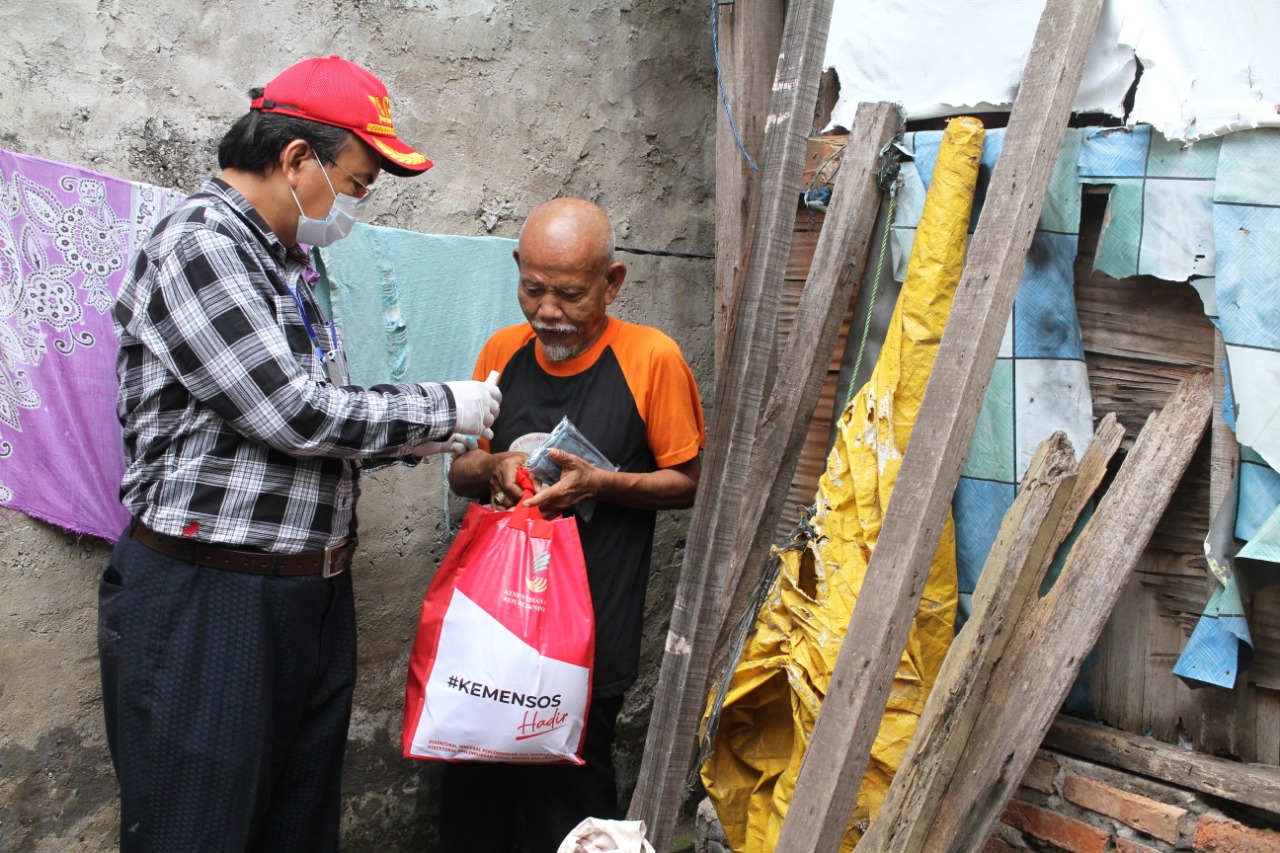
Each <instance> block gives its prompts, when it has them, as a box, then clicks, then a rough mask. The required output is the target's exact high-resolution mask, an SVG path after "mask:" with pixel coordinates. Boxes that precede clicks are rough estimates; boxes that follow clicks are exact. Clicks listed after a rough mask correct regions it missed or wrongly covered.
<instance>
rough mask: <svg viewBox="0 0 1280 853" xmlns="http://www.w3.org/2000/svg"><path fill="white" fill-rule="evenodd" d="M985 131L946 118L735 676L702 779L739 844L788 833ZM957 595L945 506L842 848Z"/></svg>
mask: <svg viewBox="0 0 1280 853" xmlns="http://www.w3.org/2000/svg"><path fill="white" fill-rule="evenodd" d="M982 141H983V128H982V125H981V123H980V122H978V121H977V120H976V119H973V118H959V119H953V120H952V121H951V122H950V123H949V125H948V127H947V132H946V134H945V135H944V137H943V141H942V149H941V151H940V153H939V155H938V162H937V165H936V167H935V171H934V177H933V180H932V182H931V184H930V188H929V193H928V195H927V197H926V199H925V206H924V212H923V215H922V216H921V218H920V224H919V227H918V229H917V232H916V238H915V245H914V247H913V249H912V254H911V259H910V262H909V263H908V266H907V275H906V279H905V281H904V282H903V286H902V292H901V294H900V295H899V297H898V303H897V305H896V307H895V308H894V313H893V318H892V320H891V321H890V324H889V330H888V332H887V333H886V337H885V341H884V345H883V346H882V348H881V350H880V358H879V361H878V362H877V363H876V366H875V370H874V371H873V372H872V375H871V379H870V380H869V381H868V382H867V384H866V386H865V387H863V388H862V389H861V390H860V391H859V392H858V393H857V394H856V395H854V397H853V398H852V399H851V401H850V403H849V406H848V407H847V408H846V409H845V411H844V413H843V415H842V416H841V418H840V424H839V434H838V435H837V437H836V441H835V446H834V447H833V448H832V450H831V454H830V456H829V457H828V459H827V470H826V473H825V474H824V475H823V476H822V479H821V482H820V484H819V490H818V498H817V504H816V508H815V512H814V514H813V516H812V518H811V519H810V522H809V525H808V530H807V531H806V532H805V533H804V534H803V535H801V536H800V537H798V538H797V540H796V541H794V542H792V543H791V544H790V545H788V546H787V547H785V548H783V549H782V550H781V551H780V554H779V556H780V558H781V561H782V567H781V572H780V574H779V577H778V580H777V582H776V583H775V584H774V587H773V589H772V590H771V591H770V594H769V596H768V598H767V599H766V601H765V603H764V605H763V607H762V608H761V610H760V613H759V614H758V616H757V618H756V624H755V627H754V631H753V634H752V636H751V637H750V638H749V639H748V641H747V644H746V647H745V649H744V651H743V654H742V659H741V661H740V663H739V664H738V666H737V668H736V669H735V670H734V672H733V675H732V677H731V680H730V683H729V688H728V692H727V694H726V699H725V703H724V709H723V712H722V714H721V718H720V723H719V728H718V730H717V733H716V738H715V744H714V751H713V752H712V754H711V757H710V758H709V759H708V761H707V762H706V764H704V766H703V767H702V779H703V782H704V784H705V785H706V789H707V792H708V793H709V794H710V796H711V799H712V801H713V802H714V803H715V806H716V811H717V813H718V814H719V816H720V820H721V823H723V825H724V830H725V833H726V835H727V837H728V839H729V843H730V845H731V846H732V847H733V849H734V851H735V852H736V853H767V851H772V850H773V849H774V847H775V846H776V844H777V840H778V833H779V831H780V830H781V828H782V820H783V818H784V817H785V816H786V813H787V806H788V804H789V803H790V801H791V795H792V792H793V790H794V788H795V781H796V777H797V776H798V775H799V772H800V763H801V761H802V760H803V758H804V751H805V748H806V746H807V745H808V742H809V736H810V734H811V733H812V732H813V725H814V722H815V720H816V719H817V715H818V709H819V707H820V706H821V704H822V697H823V696H824V695H825V693H826V689H827V685H828V684H829V683H830V680H831V671H832V669H833V668H834V667H835V662H836V656H837V655H838V654H839V651H840V643H841V640H842V639H843V637H844V633H845V630H846V628H847V627H848V625H849V618H850V616H851V614H852V613H853V607H854V604H855V602H856V601H857V598H858V591H859V589H861V586H862V580H863V577H864V576H865V574H866V569H867V562H868V560H869V559H870V557H871V552H872V551H873V550H874V549H875V546H876V541H877V539H878V538H879V536H880V523H881V519H882V517H883V515H884V510H885V508H886V507H887V506H888V504H889V495H890V493H891V492H892V491H893V486H894V482H895V481H896V479H897V476H898V469H899V467H900V466H901V464H902V454H903V451H904V450H905V449H906V446H907V439H908V438H909V437H910V435H911V430H912V427H913V426H914V425H915V420H916V415H917V414H918V412H919V410H920V402H921V399H922V398H923V396H924V389H925V383H926V381H927V380H928V378H929V371H930V370H931V369H932V367H933V359H934V355H935V354H936V352H937V348H938V342H939V341H940V340H941V338H942V330H943V327H944V326H945V324H946V320H947V314H948V313H949V312H950V310H951V300H952V297H953V296H954V295H955V290H956V285H957V284H958V283H959V281H960V273H961V270H962V267H963V263H964V250H965V241H966V233H967V231H968V226H969V215H970V212H971V211H972V208H973V194H974V188H975V186H976V184H977V178H978V161H979V159H980V157H981V156H982ZM912 487H913V488H928V484H927V483H914V484H912ZM955 606H956V565H955V534H954V530H953V528H952V523H951V519H950V517H948V519H947V523H946V526H945V528H944V530H943V533H942V539H941V542H940V543H939V545H938V550H937V552H936V553H935V554H934V557H933V563H932V566H931V567H930V571H929V578H928V580H927V582H926V583H925V589H924V596H923V598H922V599H921V602H920V608H919V610H918V611H917V613H916V617H915V621H914V623H913V625H912V628H911V635H910V639H909V640H908V642H907V648H906V651H905V652H904V653H903V655H902V659H901V661H900V662H899V664H898V670H897V673H896V674H895V676H894V680H893V689H892V692H891V693H890V695H889V701H888V707H887V708H886V711H885V715H884V718H883V720H882V722H881V725H880V731H879V733H878V735H877V737H876V741H875V744H874V746H873V747H872V750H871V761H870V764H869V765H868V769H867V774H866V777H865V778H864V779H863V784H862V788H861V790H860V791H859V793H858V801H857V806H856V808H855V810H854V813H853V815H852V816H851V819H850V828H849V830H848V831H847V832H846V833H845V838H844V843H843V844H842V846H841V850H842V851H849V850H852V849H853V846H854V844H855V843H856V842H857V839H858V838H860V837H861V834H862V829H863V828H865V826H866V823H867V822H868V821H869V820H870V817H871V816H872V815H873V814H875V812H876V811H877V810H878V809H879V807H880V804H881V803H882V802H883V801H884V796H885V793H886V792H887V790H888V787H889V783H890V782H891V781H892V779H893V774H894V772H895V771H896V769H897V767H898V764H899V762H900V761H901V759H902V755H903V753H905V752H906V749H907V744H908V742H909V741H910V740H911V736H912V734H913V733H914V731H915V727H916V723H917V721H918V720H919V717H920V714H921V712H922V711H923V710H924V703H925V699H926V698H927V697H928V692H929V689H930V687H932V685H933V681H934V678H935V677H936V676H937V673H938V669H939V667H941V665H942V659H943V658H944V657H945V656H946V653H947V649H948V648H949V647H950V644H951V639H952V636H953V625H954V620H955Z"/></svg>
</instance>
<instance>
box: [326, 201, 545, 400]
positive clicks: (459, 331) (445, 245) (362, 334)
mask: <svg viewBox="0 0 1280 853" xmlns="http://www.w3.org/2000/svg"><path fill="white" fill-rule="evenodd" d="M515 247H516V241H515V240H510V239H507V238H505V237H456V236H452V235H446V234H418V233H416V232H413V231H404V230H401V229H398V228H384V227H381V226H377V225H364V224H360V225H357V226H356V227H355V228H354V229H353V230H352V232H351V235H350V236H349V237H347V238H346V239H345V240H340V241H339V242H337V243H335V244H334V245H332V246H330V247H328V248H325V249H321V250H319V253H320V258H321V261H322V271H323V276H322V283H321V286H320V287H319V288H317V290H318V291H321V292H327V296H328V300H329V303H330V307H331V314H330V316H331V317H333V320H334V322H335V323H336V324H337V325H338V328H339V330H340V332H341V335H342V340H343V345H344V347H345V349H346V351H347V353H348V361H349V369H350V375H351V381H352V383H354V384H356V385H361V386H364V387H369V386H372V385H377V384H379V383H384V382H389V383H393V384H395V383H402V382H445V381H449V380H454V379H465V378H467V377H469V376H470V375H471V370H472V367H473V366H474V365H475V360H476V354H477V353H479V352H480V349H481V347H483V346H484V343H485V341H487V340H488V339H489V336H490V335H491V334H493V333H494V332H496V331H497V330H498V329H501V328H503V327H504V326H510V325H514V324H516V323H520V322H523V321H524V315H523V314H522V313H521V312H520V304H519V302H518V301H517V299H516V282H517V280H518V274H517V271H516V262H515V260H514V259H513V258H512V255H511V252H512V250H513V249H514V248H515Z"/></svg>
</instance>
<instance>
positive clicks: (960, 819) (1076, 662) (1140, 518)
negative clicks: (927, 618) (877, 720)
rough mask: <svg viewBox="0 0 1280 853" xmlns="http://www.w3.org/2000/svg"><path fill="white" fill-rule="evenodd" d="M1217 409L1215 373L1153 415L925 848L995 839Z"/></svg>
mask: <svg viewBox="0 0 1280 853" xmlns="http://www.w3.org/2000/svg"><path fill="white" fill-rule="evenodd" d="M1212 405H1213V390H1212V381H1211V377H1210V376H1209V374H1201V375H1199V376H1194V377H1192V378H1190V379H1188V380H1186V381H1185V382H1183V383H1182V385H1181V386H1179V388H1178V390H1177V391H1176V392H1175V393H1174V395H1173V397H1172V398H1171V399H1170V400H1169V404H1168V405H1167V406H1165V408H1164V410H1163V411H1161V412H1159V413H1158V414H1155V415H1152V417H1151V419H1150V420H1149V421H1148V422H1147V425H1146V427H1144V428H1143V430H1142V432H1141V434H1139V436H1138V440H1137V441H1136V442H1135V443H1134V447H1133V450H1132V451H1131V452H1130V453H1129V455H1128V458H1126V459H1125V461H1124V464H1123V465H1122V466H1121V468H1120V471H1119V473H1117V474H1116V478H1115V480H1114V481H1113V482H1112V484H1111V486H1110V487H1109V488H1108V490H1107V493H1106V495H1105V496H1104V497H1103V499H1102V501H1101V502H1100V503H1099V504H1098V509H1097V511H1096V512H1095V513H1094V515H1093V517H1092V518H1091V519H1090V521H1089V524H1088V525H1087V526H1086V528H1085V530H1084V532H1083V533H1082V534H1081V535H1080V538H1079V539H1077V540H1076V543H1075V545H1074V546H1073V547H1072V549H1071V553H1070V554H1069V555H1068V557H1067V562H1066V565H1065V566H1064V567H1063V570H1062V575H1061V576H1060V577H1059V578H1058V580H1057V583H1055V584H1054V586H1053V588H1052V589H1051V590H1049V592H1048V594H1047V595H1045V597H1044V598H1041V599H1039V600H1037V601H1033V602H1031V603H1029V604H1028V605H1027V607H1026V608H1025V609H1024V610H1023V613H1022V618H1021V619H1020V620H1019V621H1018V624H1017V626H1016V627H1015V629H1014V635H1013V637H1012V638H1011V640H1010V643H1009V649H1010V651H1009V654H1008V655H1007V656H1006V657H1005V658H1004V659H1002V660H1001V661H1000V665H999V667H998V669H997V672H996V674H995V676H994V677H993V679H992V683H993V688H992V689H991V690H988V692H987V701H986V703H985V705H984V706H983V708H982V712H981V714H980V715H979V717H978V720H977V722H976V723H975V725H974V735H973V737H972V738H970V740H969V742H968V744H967V745H966V748H965V750H964V753H963V754H962V756H961V758H960V766H962V767H964V768H966V772H965V773H964V774H963V775H961V776H957V777H956V778H955V779H954V780H953V783H952V785H951V786H950V787H949V788H948V789H947V792H946V795H945V797H944V799H943V802H942V804H941V805H940V806H939V809H938V816H937V818H936V819H935V821H934V822H933V824H932V826H931V828H930V831H929V840H928V843H927V844H926V846H925V848H924V849H925V851H927V853H962V851H969V850H975V849H982V847H983V846H984V845H985V843H986V842H987V840H988V839H989V838H990V837H991V834H992V832H993V831H994V830H995V827H996V824H997V823H998V822H999V820H1000V815H1001V813H1002V812H1003V811H1004V808H1005V806H1006V805H1007V803H1008V802H1009V798H1010V797H1011V796H1012V795H1013V792H1014V791H1015V790H1016V789H1017V787H1018V784H1019V783H1020V782H1021V780H1022V777H1023V775H1024V774H1025V773H1026V771H1027V768H1028V767H1029V766H1030V764H1031V760H1032V759H1033V758H1034V757H1035V752H1036V749H1037V748H1038V746H1039V745H1040V742H1041V741H1042V740H1043V738H1044V735H1045V732H1047V731H1048V730H1049V727H1050V725H1052V723H1053V718H1054V715H1055V714H1056V713H1057V712H1058V709H1059V707H1061V704H1062V700H1063V698H1064V697H1065V696H1066V694H1067V691H1068V690H1069V689H1070V687H1071V684H1072V682H1073V681H1074V679H1075V677H1076V675H1077V673H1078V672H1079V668H1080V662H1081V661H1082V660H1083V659H1084V656H1085V655H1086V654H1088V652H1089V649H1091V648H1092V647H1093V645H1094V642H1095V641H1096V640H1097V638H1098V635H1099V633H1100V632H1101V630H1102V625H1103V623H1104V622H1105V621H1106V619H1107V616H1108V615H1109V614H1110V612H1111V609H1112V607H1114V605H1115V603H1116V601H1117V599H1118V598H1119V595H1120V590H1121V588H1122V586H1123V583H1124V579H1125V578H1126V577H1127V576H1128V574H1129V573H1130V572H1131V571H1132V569H1133V567H1134V565H1135V564H1136V563H1137V562H1138V559H1139V558H1140V557H1141V555H1142V552H1143V550H1144V549H1145V548H1146V544H1147V541H1148V540H1149V539H1150V538H1151V534H1152V532H1153V531H1154V530H1155V526H1156V521H1157V520H1158V519H1159V518H1160V515H1161V514H1162V513H1163V512H1164V508H1165V506H1166V505H1167V504H1168V502H1169V498H1170V497H1171V496H1172V495H1173V491H1174V487H1175V486H1176V484H1177V482H1178V479H1179V478H1180V477H1181V476H1182V473H1183V471H1185V470H1186V467H1187V465H1188V464H1189V462H1190V461H1191V457H1192V454H1193V453H1194V451H1195V448H1196V446H1197V445H1198V444H1199V443H1200V438H1201V436H1202V435H1203V434H1204V432H1205V429H1206V427H1207V425H1208V421H1209V410H1210V409H1211V408H1212Z"/></svg>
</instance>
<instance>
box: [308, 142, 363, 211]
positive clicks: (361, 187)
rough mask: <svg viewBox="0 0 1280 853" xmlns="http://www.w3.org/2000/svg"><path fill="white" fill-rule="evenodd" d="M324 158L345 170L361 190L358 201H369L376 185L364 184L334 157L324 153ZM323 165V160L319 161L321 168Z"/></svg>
mask: <svg viewBox="0 0 1280 853" xmlns="http://www.w3.org/2000/svg"><path fill="white" fill-rule="evenodd" d="M317 153H318V152H317ZM324 159H325V160H328V161H329V162H330V163H332V164H333V165H335V166H337V167H338V168H339V169H341V170H342V171H344V172H346V173H347V177H348V178H350V179H351V180H352V182H353V183H354V184H355V185H356V186H357V187H359V188H360V189H361V191H362V192H361V194H360V201H361V202H362V203H365V202H369V201H371V200H372V199H373V194H374V193H376V192H377V191H378V188H377V187H376V186H374V185H373V184H366V183H365V182H364V181H362V180H360V179H359V178H357V177H356V176H355V175H353V174H351V172H350V171H349V170H348V169H347V167H346V166H344V165H342V164H341V163H339V162H338V161H337V159H336V158H334V157H331V156H329V155H328V154H325V155H324ZM323 165H324V163H323V161H321V167H322V168H323Z"/></svg>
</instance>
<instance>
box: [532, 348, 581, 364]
mask: <svg viewBox="0 0 1280 853" xmlns="http://www.w3.org/2000/svg"><path fill="white" fill-rule="evenodd" d="M542 351H543V352H544V353H545V354H546V356H547V358H548V359H549V360H550V361H569V360H570V359H573V358H577V357H578V356H580V355H582V348H581V347H559V346H552V347H549V346H547V345H546V344H543V345H542Z"/></svg>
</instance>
